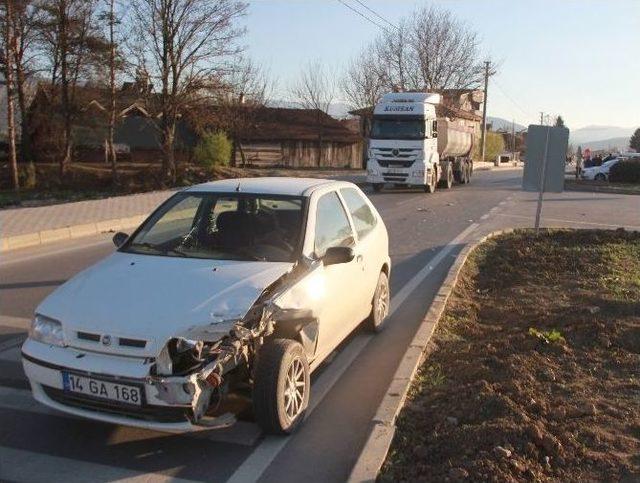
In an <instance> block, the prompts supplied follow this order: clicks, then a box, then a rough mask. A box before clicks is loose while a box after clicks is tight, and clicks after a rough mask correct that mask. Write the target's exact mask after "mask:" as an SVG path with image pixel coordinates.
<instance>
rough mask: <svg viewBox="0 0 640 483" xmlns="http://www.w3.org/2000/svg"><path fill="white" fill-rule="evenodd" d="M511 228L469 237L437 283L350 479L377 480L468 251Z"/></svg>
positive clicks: (378, 411) (360, 480)
mask: <svg viewBox="0 0 640 483" xmlns="http://www.w3.org/2000/svg"><path fill="white" fill-rule="evenodd" d="M513 231H514V229H513V228H508V229H504V230H497V231H494V232H491V233H489V234H488V235H484V236H480V237H479V238H475V239H472V240H470V241H469V242H467V243H466V244H465V246H464V247H463V248H462V250H461V251H460V253H459V255H458V256H457V257H456V260H455V262H454V263H453V265H452V266H451V268H450V269H449V272H448V273H447V276H446V278H445V280H444V282H443V283H442V285H441V286H440V289H439V290H438V293H437V294H436V296H435V298H434V299H433V302H432V303H431V305H430V307H429V310H428V311H427V314H426V315H425V316H424V318H423V319H422V322H421V323H420V326H419V327H418V330H417V332H416V335H415V336H414V337H413V340H412V341H411V343H410V344H409V347H408V348H407V350H406V352H405V353H404V355H403V356H402V359H401V361H400V364H399V365H398V369H396V372H395V374H394V376H393V379H392V380H391V383H390V384H389V387H388V388H387V392H386V394H385V396H384V397H383V398H382V402H381V403H380V406H378V410H377V411H376V415H375V417H374V418H373V421H372V428H371V432H370V433H369V438H368V439H367V442H366V443H365V445H364V447H363V448H362V451H361V452H360V456H358V460H357V461H356V464H355V466H354V467H353V469H352V470H351V474H350V475H349V480H348V481H349V482H358V483H359V482H372V481H376V478H377V476H378V473H379V471H380V468H381V467H382V464H383V463H384V460H385V459H386V457H387V453H388V452H389V448H390V447H391V442H392V441H393V437H394V435H395V431H396V426H395V422H396V418H397V416H398V414H399V413H400V410H401V409H402V407H403V406H404V403H405V400H406V397H407V393H408V391H409V387H410V386H411V382H412V381H413V379H414V377H415V375H416V372H417V370H418V368H419V367H420V365H421V364H422V363H423V362H424V360H425V358H426V356H425V350H426V348H427V344H428V343H429V340H430V339H431V336H432V335H433V332H434V330H435V328H436V325H437V324H438V321H439V320H440V317H441V316H442V313H443V312H444V309H445V306H446V304H447V300H448V299H449V296H450V295H451V292H452V291H453V288H454V287H455V285H456V283H457V281H458V277H459V275H460V271H461V270H462V267H463V266H464V264H465V262H466V261H467V258H468V257H469V254H470V253H471V252H472V251H473V250H475V249H476V248H477V247H478V246H479V245H481V244H482V243H484V242H485V241H486V240H488V239H490V238H493V237H495V236H498V235H502V234H505V233H511V232H513Z"/></svg>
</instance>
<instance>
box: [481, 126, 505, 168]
mask: <svg viewBox="0 0 640 483" xmlns="http://www.w3.org/2000/svg"><path fill="white" fill-rule="evenodd" d="M480 149H482V148H480ZM503 151H504V138H503V137H502V134H500V133H497V132H492V131H487V141H486V143H485V150H484V160H485V161H488V162H493V161H495V160H496V158H497V157H498V156H499V155H500V154H501V153H502V152H503Z"/></svg>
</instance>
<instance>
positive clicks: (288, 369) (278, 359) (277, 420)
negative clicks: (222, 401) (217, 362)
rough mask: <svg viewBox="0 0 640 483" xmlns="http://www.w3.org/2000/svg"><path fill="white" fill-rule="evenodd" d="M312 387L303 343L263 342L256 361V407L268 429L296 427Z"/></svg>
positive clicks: (258, 417) (280, 430) (275, 431)
mask: <svg viewBox="0 0 640 483" xmlns="http://www.w3.org/2000/svg"><path fill="white" fill-rule="evenodd" d="M292 375H293V376H294V377H292ZM292 381H293V383H294V384H295V385H292ZM310 390H311V383H310V377H309V363H308V362H307V356H306V355H305V352H304V348H303V347H302V345H300V343H298V342H296V341H293V340H290V339H275V340H273V341H270V342H267V343H266V344H265V345H264V346H262V348H261V349H260V352H259V353H258V358H257V362H256V370H255V379H254V384H253V411H254V414H255V417H256V421H257V422H258V424H259V425H260V427H261V428H262V429H263V430H264V431H265V432H266V433H270V434H291V433H292V432H293V431H295V430H296V428H297V427H298V426H299V425H300V423H302V421H303V420H304V415H305V412H306V410H307V406H308V405H309V392H310ZM292 391H295V392H292ZM292 394H293V398H292Z"/></svg>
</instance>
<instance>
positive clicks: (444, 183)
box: [438, 163, 453, 190]
mask: <svg viewBox="0 0 640 483" xmlns="http://www.w3.org/2000/svg"><path fill="white" fill-rule="evenodd" d="M446 170H447V171H446V173H445V178H444V179H443V180H440V182H439V183H438V184H439V185H440V187H441V188H444V189H447V190H448V189H451V187H452V186H453V168H452V167H451V163H447V167H446Z"/></svg>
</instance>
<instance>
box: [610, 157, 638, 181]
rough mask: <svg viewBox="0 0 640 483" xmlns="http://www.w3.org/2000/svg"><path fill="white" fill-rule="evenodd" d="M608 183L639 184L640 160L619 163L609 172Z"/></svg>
mask: <svg viewBox="0 0 640 483" xmlns="http://www.w3.org/2000/svg"><path fill="white" fill-rule="evenodd" d="M609 181H614V182H618V183H640V160H639V159H627V160H625V161H620V162H618V163H616V164H614V165H613V166H611V169H610V170H609Z"/></svg>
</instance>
